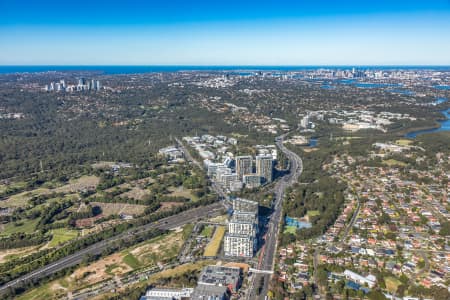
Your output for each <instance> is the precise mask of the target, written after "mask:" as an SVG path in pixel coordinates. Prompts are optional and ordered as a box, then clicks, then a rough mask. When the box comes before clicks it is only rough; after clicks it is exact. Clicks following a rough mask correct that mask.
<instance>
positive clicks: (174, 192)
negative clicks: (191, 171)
mask: <svg viewBox="0 0 450 300" xmlns="http://www.w3.org/2000/svg"><path fill="white" fill-rule="evenodd" d="M169 191H171V193H170V194H169V196H173V197H184V198H189V199H191V200H192V201H197V200H198V197H197V196H195V195H193V194H192V191H191V190H190V189H185V188H183V187H182V186H179V187H176V188H174V187H170V188H169Z"/></svg>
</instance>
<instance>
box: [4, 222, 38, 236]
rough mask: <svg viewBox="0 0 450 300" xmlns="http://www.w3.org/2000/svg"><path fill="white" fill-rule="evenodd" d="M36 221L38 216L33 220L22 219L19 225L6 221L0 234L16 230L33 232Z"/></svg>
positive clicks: (7, 233)
mask: <svg viewBox="0 0 450 300" xmlns="http://www.w3.org/2000/svg"><path fill="white" fill-rule="evenodd" d="M38 222H39V218H37V219H34V220H24V221H23V223H21V225H19V226H16V225H15V224H14V223H8V224H6V225H5V227H4V229H3V230H2V232H1V233H0V235H10V234H13V233H18V232H24V233H32V232H34V230H35V228H36V225H37V223H38Z"/></svg>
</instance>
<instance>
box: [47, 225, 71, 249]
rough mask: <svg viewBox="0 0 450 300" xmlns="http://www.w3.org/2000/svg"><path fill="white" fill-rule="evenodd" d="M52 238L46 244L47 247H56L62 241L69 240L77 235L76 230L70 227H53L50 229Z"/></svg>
mask: <svg viewBox="0 0 450 300" xmlns="http://www.w3.org/2000/svg"><path fill="white" fill-rule="evenodd" d="M51 233H52V235H53V238H52V240H51V241H50V243H49V244H48V246H49V247H56V246H58V245H59V244H62V243H64V242H67V241H70V240H72V239H74V238H76V237H77V236H78V233H79V232H78V231H77V230H70V229H64V228H59V229H53V230H52V231H51Z"/></svg>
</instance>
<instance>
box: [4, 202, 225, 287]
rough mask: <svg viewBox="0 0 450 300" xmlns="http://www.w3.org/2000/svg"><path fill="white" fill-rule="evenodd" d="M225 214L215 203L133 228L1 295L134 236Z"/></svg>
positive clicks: (42, 270) (31, 275) (38, 272)
mask: <svg viewBox="0 0 450 300" xmlns="http://www.w3.org/2000/svg"><path fill="white" fill-rule="evenodd" d="M223 213H224V208H223V204H222V203H219V202H218V203H214V204H210V205H207V206H203V207H198V208H194V209H190V210H187V211H184V212H181V213H179V214H177V215H173V216H170V217H167V218H164V219H161V220H159V221H157V222H153V223H149V224H146V225H142V226H140V227H137V228H132V229H130V230H128V231H126V232H123V233H121V234H119V235H117V236H114V237H111V238H109V239H106V240H103V241H100V242H98V243H95V244H93V245H91V246H89V247H87V248H85V249H82V250H80V251H78V252H76V253H74V254H72V255H68V256H66V257H64V258H62V259H60V260H57V261H55V262H53V263H50V264H48V265H46V266H44V267H42V268H39V269H37V270H34V271H32V272H30V273H28V274H26V275H23V276H22V277H19V278H17V279H14V280H12V281H10V282H8V283H6V284H4V285H3V286H1V287H0V294H3V293H5V292H6V291H7V290H8V288H14V287H17V286H18V285H19V283H22V282H29V281H31V280H36V279H40V278H44V277H46V276H49V275H51V274H53V273H55V272H58V271H60V270H63V269H66V268H69V267H72V266H75V265H77V264H79V263H81V262H82V260H83V259H84V258H85V257H86V255H98V254H101V253H102V252H103V250H105V249H106V248H108V247H109V246H111V245H113V244H114V243H117V242H120V241H122V240H125V239H127V238H129V237H131V236H133V235H136V234H139V233H143V232H146V231H149V230H154V229H162V230H169V229H174V228H177V227H179V226H182V225H185V224H187V223H193V222H195V221H197V220H199V219H200V218H203V217H215V216H219V215H221V214H223Z"/></svg>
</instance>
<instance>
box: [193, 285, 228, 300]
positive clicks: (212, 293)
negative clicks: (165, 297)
mask: <svg viewBox="0 0 450 300" xmlns="http://www.w3.org/2000/svg"><path fill="white" fill-rule="evenodd" d="M228 299H230V297H229V296H228V290H227V287H225V286H215V285H204V284H199V285H197V287H196V288H195V289H194V292H193V293H192V295H191V300H228Z"/></svg>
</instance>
